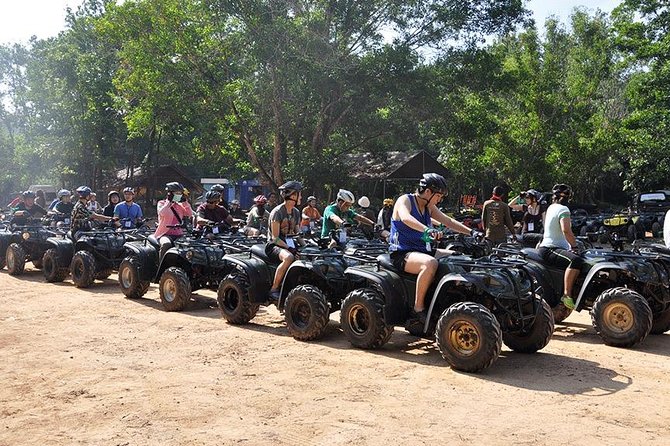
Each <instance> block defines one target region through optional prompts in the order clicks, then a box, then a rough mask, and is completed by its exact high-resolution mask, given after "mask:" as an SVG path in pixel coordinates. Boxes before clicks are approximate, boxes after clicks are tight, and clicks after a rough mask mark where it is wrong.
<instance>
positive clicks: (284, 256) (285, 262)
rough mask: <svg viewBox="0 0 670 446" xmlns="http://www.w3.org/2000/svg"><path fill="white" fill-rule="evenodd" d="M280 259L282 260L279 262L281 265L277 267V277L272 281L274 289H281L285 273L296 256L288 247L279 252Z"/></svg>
mask: <svg viewBox="0 0 670 446" xmlns="http://www.w3.org/2000/svg"><path fill="white" fill-rule="evenodd" d="M279 260H281V263H280V264H279V266H278V267H277V271H276V272H275V279H274V281H273V282H272V290H279V287H280V286H281V282H282V280H283V279H284V274H286V271H287V270H288V267H289V266H291V263H293V261H294V260H295V257H293V254H291V253H290V252H289V251H287V250H286V249H282V250H281V251H280V252H279Z"/></svg>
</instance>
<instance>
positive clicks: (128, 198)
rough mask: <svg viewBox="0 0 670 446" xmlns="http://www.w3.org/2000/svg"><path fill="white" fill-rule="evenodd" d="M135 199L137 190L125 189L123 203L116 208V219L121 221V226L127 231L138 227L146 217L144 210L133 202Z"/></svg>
mask: <svg viewBox="0 0 670 446" xmlns="http://www.w3.org/2000/svg"><path fill="white" fill-rule="evenodd" d="M134 199H135V189H133V188H132V187H126V188H124V189H123V203H118V204H117V205H116V206H114V217H117V218H118V219H119V226H121V227H123V228H125V229H132V228H135V227H137V225H138V223H139V222H140V220H142V217H143V216H144V215H143V214H142V208H141V207H140V205H139V204H137V203H135V202H134V201H133V200H134Z"/></svg>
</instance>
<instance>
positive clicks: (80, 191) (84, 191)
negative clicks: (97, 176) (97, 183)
mask: <svg viewBox="0 0 670 446" xmlns="http://www.w3.org/2000/svg"><path fill="white" fill-rule="evenodd" d="M91 192H92V191H91V188H90V187H88V186H79V187H78V188H77V195H79V198H86V197H88V196H89V195H91Z"/></svg>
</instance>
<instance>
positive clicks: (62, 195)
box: [49, 189, 74, 227]
mask: <svg viewBox="0 0 670 446" xmlns="http://www.w3.org/2000/svg"><path fill="white" fill-rule="evenodd" d="M57 198H58V202H57V203H56V204H55V205H54V206H53V207H52V209H50V210H49V215H51V216H53V219H54V222H56V223H55V224H58V223H60V224H61V225H65V226H68V227H69V226H70V219H71V217H72V209H74V203H72V194H70V191H69V190H67V189H61V190H59V191H58V195H57Z"/></svg>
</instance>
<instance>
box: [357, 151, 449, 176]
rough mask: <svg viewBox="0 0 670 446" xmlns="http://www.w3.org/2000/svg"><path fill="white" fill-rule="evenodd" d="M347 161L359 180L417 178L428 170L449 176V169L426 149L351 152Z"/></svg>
mask: <svg viewBox="0 0 670 446" xmlns="http://www.w3.org/2000/svg"><path fill="white" fill-rule="evenodd" d="M347 163H348V164H349V165H350V174H351V176H353V177H354V178H356V179H357V180H415V179H419V178H421V175H423V174H424V173H426V172H435V173H438V174H440V175H442V176H444V177H447V176H449V170H448V169H447V168H446V167H444V166H443V165H442V164H440V163H439V162H438V161H437V160H436V159H435V158H433V157H432V156H431V155H430V154H429V153H428V152H426V151H425V150H421V151H419V152H413V153H408V152H400V151H390V152H386V153H384V154H382V155H381V156H379V155H378V156H375V155H373V154H372V153H370V152H366V153H358V154H350V155H348V156H347Z"/></svg>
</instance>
